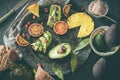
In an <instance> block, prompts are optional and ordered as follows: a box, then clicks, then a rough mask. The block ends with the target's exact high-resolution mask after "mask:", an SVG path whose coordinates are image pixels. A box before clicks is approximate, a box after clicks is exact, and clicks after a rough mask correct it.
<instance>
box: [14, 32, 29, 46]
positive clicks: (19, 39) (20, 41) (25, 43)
mask: <svg viewBox="0 0 120 80" xmlns="http://www.w3.org/2000/svg"><path fill="white" fill-rule="evenodd" d="M16 42H17V44H18V45H19V46H28V45H29V42H28V41H27V40H25V39H24V38H23V37H22V36H21V35H20V34H18V35H17V36H16Z"/></svg>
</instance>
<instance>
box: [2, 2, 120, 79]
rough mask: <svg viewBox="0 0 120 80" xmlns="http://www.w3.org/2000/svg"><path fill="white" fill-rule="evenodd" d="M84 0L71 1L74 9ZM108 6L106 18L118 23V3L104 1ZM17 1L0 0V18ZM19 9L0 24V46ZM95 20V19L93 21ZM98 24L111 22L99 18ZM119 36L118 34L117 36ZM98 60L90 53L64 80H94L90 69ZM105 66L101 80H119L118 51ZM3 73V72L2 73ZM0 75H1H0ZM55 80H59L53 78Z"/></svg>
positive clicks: (96, 24)
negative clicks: (84, 61) (82, 63)
mask: <svg viewBox="0 0 120 80" xmlns="http://www.w3.org/2000/svg"><path fill="white" fill-rule="evenodd" d="M84 1H86V0H73V1H72V2H73V3H74V4H75V8H76V9H79V8H81V7H83V3H84ZM106 1H107V2H108V5H109V12H108V16H110V17H112V18H114V19H115V20H116V21H117V22H120V4H119V3H120V1H119V0H106ZM18 2H19V0H1V1H0V18H1V17H2V16H3V15H4V14H5V13H7V12H8V11H10V9H12V7H13V6H14V5H15V4H16V3H18ZM19 11H20V9H19V10H18V11H17V12H15V13H14V14H13V15H12V16H10V17H9V18H8V19H7V20H5V21H4V22H3V23H1V24H0V45H4V43H3V35H4V32H5V30H6V29H7V28H8V26H9V25H10V23H11V22H12V21H13V20H14V18H15V17H16V15H17V14H18V13H19ZM95 20H96V19H95ZM98 21H99V22H95V27H99V26H101V25H111V24H112V22H111V21H109V20H108V19H106V18H101V19H99V20H98ZM118 35H119V34H118ZM99 58H100V56H98V55H96V54H94V52H93V51H91V55H90V56H89V58H88V60H87V61H86V63H85V64H84V65H82V66H81V67H79V68H78V69H77V70H76V72H75V73H74V74H66V75H64V77H65V80H94V77H93V75H92V67H93V65H94V64H95V62H96V61H97V60H98V59H99ZM106 61H107V66H106V70H105V73H104V75H103V77H102V79H101V80H120V76H119V75H120V51H118V53H116V54H115V55H112V56H109V57H106ZM2 73H3V72H2ZM0 74H1V73H0ZM2 76H3V74H1V75H0V80H8V79H6V78H5V77H2ZM55 78H56V80H59V79H58V78H57V77H55Z"/></svg>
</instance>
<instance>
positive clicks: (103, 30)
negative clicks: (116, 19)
mask: <svg viewBox="0 0 120 80" xmlns="http://www.w3.org/2000/svg"><path fill="white" fill-rule="evenodd" d="M108 28H109V26H101V27H98V28H96V29H95V30H94V31H93V32H92V33H91V35H90V46H91V48H92V49H93V51H94V52H95V53H96V54H97V55H99V56H111V55H113V54H115V53H116V52H117V51H118V50H119V48H120V46H115V47H112V48H110V50H109V51H106V52H100V51H98V50H97V49H96V48H95V46H94V45H93V40H94V37H95V36H96V35H97V34H98V33H100V32H103V33H105V32H106V31H107V29H108Z"/></svg>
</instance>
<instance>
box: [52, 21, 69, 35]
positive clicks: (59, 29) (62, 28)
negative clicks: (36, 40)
mask: <svg viewBox="0 0 120 80" xmlns="http://www.w3.org/2000/svg"><path fill="white" fill-rule="evenodd" d="M53 29H54V32H55V33H56V34H58V35H63V34H65V33H66V32H67V30H68V25H67V23H66V22H64V21H57V22H56V23H55V24H54V28H53Z"/></svg>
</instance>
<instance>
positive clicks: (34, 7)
mask: <svg viewBox="0 0 120 80" xmlns="http://www.w3.org/2000/svg"><path fill="white" fill-rule="evenodd" d="M28 10H29V11H30V12H31V13H32V14H34V15H35V16H37V17H39V16H40V14H39V5H38V4H32V5H30V6H29V7H28Z"/></svg>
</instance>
